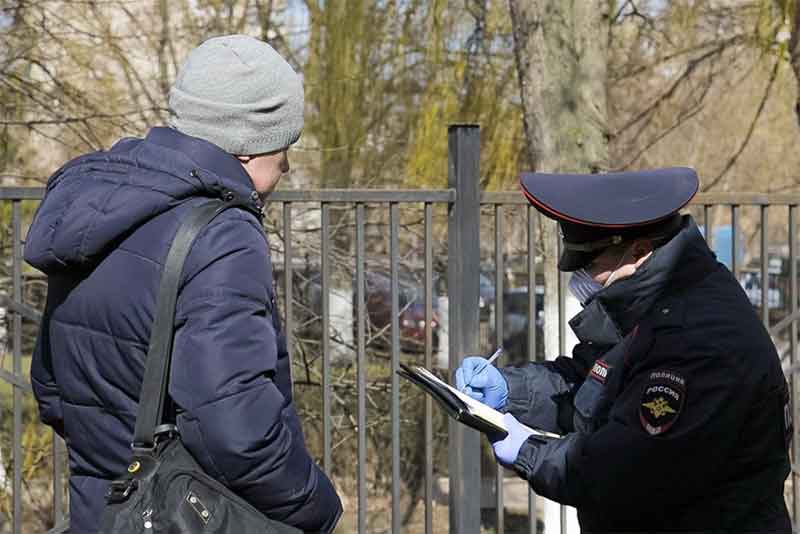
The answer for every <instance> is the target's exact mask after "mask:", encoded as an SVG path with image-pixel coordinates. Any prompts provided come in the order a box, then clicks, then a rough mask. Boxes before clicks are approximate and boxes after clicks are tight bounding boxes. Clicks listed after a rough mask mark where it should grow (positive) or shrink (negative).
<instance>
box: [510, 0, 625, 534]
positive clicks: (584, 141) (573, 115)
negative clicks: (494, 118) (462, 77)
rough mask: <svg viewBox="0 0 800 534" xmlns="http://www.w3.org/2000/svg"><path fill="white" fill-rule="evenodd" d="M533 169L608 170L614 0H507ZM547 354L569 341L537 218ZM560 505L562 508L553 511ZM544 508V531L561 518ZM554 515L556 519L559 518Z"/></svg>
mask: <svg viewBox="0 0 800 534" xmlns="http://www.w3.org/2000/svg"><path fill="white" fill-rule="evenodd" d="M508 3H509V8H510V11H511V21H512V26H513V32H514V55H515V60H516V65H517V74H518V81H519V90H520V98H521V102H522V110H523V126H524V132H525V140H526V146H525V152H526V156H527V163H528V167H529V169H530V170H536V171H543V172H587V173H588V172H599V171H602V170H604V169H607V168H608V166H609V163H608V133H607V109H606V105H607V104H606V103H607V74H606V70H607V63H608V58H607V54H608V41H609V32H610V20H609V11H610V9H611V7H612V3H611V2H610V0H509V2H508ZM540 221H542V222H541V224H540V234H539V235H540V242H541V246H542V252H543V258H544V264H543V271H544V283H545V305H544V307H545V309H544V325H545V326H544V341H545V344H544V346H545V354H546V355H547V358H548V359H552V358H555V357H556V356H557V355H559V354H560V352H561V351H560V350H559V349H560V348H561V347H562V346H564V342H563V340H562V339H561V336H560V328H559V327H560V324H559V313H558V310H559V288H560V285H559V276H560V275H559V272H558V270H557V269H556V260H557V252H558V251H557V243H558V241H557V240H558V234H557V228H556V225H555V224H553V222H552V221H550V220H547V219H545V218H544V217H542V218H540ZM556 511H557V509H556ZM553 513H554V512H553V508H552V507H551V506H548V507H546V514H545V522H546V529H547V531H552V529H553V528H555V525H557V524H558V520H557V518H553V517H552V515H553ZM554 519H555V521H554Z"/></svg>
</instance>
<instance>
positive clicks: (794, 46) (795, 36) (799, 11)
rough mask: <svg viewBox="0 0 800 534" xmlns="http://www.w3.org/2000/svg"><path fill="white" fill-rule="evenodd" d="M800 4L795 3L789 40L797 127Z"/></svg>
mask: <svg viewBox="0 0 800 534" xmlns="http://www.w3.org/2000/svg"><path fill="white" fill-rule="evenodd" d="M798 32H800V2H795V4H794V13H793V16H792V21H791V38H790V39H789V54H790V57H789V61H790V62H791V64H792V71H793V72H794V79H795V80H796V81H797V100H795V105H794V113H795V116H796V118H797V125H798V126H800V33H798Z"/></svg>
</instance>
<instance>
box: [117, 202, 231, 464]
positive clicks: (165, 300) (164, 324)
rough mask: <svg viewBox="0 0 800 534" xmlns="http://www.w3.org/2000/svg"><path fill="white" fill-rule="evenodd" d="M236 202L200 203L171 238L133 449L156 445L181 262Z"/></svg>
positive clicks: (163, 407) (148, 351) (149, 348)
mask: <svg viewBox="0 0 800 534" xmlns="http://www.w3.org/2000/svg"><path fill="white" fill-rule="evenodd" d="M234 206H241V204H240V203H239V202H223V201H221V200H212V201H211V202H207V203H205V204H202V205H200V206H198V207H196V208H194V209H192V211H191V212H190V213H189V215H188V216H187V217H186V219H184V220H183V222H182V223H181V225H180V227H179V228H178V232H177V233H176V234H175V238H174V239H173V240H172V245H171V246H170V249H169V252H168V253H167V259H166V261H165V262H164V268H163V270H162V272H161V282H160V285H159V289H158V302H157V304H156V318H155V321H154V322H153V326H152V329H151V333H150V345H149V347H148V349H147V359H146V360H145V370H144V378H143V380H142V389H141V392H140V394H139V410H138V412H137V414H136V428H135V430H134V433H133V444H132V446H133V449H134V450H136V449H145V450H151V449H153V447H154V446H155V438H156V434H157V428H158V427H159V425H161V423H162V422H163V421H164V415H165V414H164V409H165V405H166V400H167V390H168V385H169V366H170V360H171V359H172V338H173V335H174V331H173V330H174V326H175V325H174V323H175V303H176V302H177V300H178V286H179V284H180V278H181V274H182V272H183V264H184V262H185V261H186V257H187V256H188V255H189V250H190V249H191V248H192V243H194V240H195V238H197V235H198V234H199V233H200V230H202V229H203V227H205V226H206V225H207V224H208V223H210V222H211V221H212V220H213V219H214V217H216V216H217V215H219V214H220V213H222V212H223V211H225V210H226V209H228V208H232V207H234Z"/></svg>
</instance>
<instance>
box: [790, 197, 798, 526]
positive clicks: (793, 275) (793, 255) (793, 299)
mask: <svg viewBox="0 0 800 534" xmlns="http://www.w3.org/2000/svg"><path fill="white" fill-rule="evenodd" d="M797 224H798V221H797V206H796V205H793V206H789V302H790V304H789V313H790V314H794V313H797V309H798V298H800V295H798V292H797V290H798V287H797V275H798V273H797V252H798V251H797V246H798V243H797ZM797 323H798V320H797V319H795V320H794V321H792V324H791V325H790V326H789V357H790V360H791V364H792V367H794V366H795V365H797V364H798V363H800V362H798V356H799V355H798V353H797V344H798V340H797V334H798V328H797ZM791 382H792V417H793V419H794V434H793V436H792V452H793V454H792V462H793V464H794V466H795V467H796V466H797V465H798V462H800V456H799V455H800V429H798V425H800V402H798V396H800V375H798V373H793V374H792V378H791ZM798 486H800V477H798V476H797V470H796V469H795V468H794V467H793V469H792V493H793V498H792V512H793V513H792V518H793V520H794V524H795V526H797V524H798V523H800V487H798Z"/></svg>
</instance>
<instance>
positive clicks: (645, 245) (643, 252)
mask: <svg viewBox="0 0 800 534" xmlns="http://www.w3.org/2000/svg"><path fill="white" fill-rule="evenodd" d="M654 248H655V247H654V246H653V241H652V240H651V239H647V238H646V237H643V238H639V239H636V240H635V241H634V242H633V246H632V247H631V250H632V252H631V254H632V255H633V259H634V261H635V262H636V266H637V267H638V266H639V265H641V264H642V263H644V261H645V260H646V259H647V258H649V257H650V254H652V253H653V249H654Z"/></svg>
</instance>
